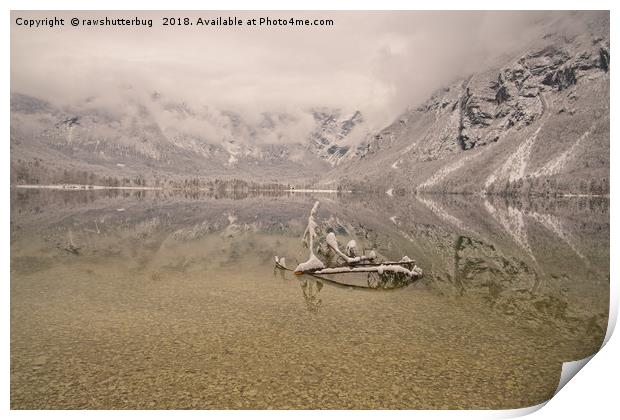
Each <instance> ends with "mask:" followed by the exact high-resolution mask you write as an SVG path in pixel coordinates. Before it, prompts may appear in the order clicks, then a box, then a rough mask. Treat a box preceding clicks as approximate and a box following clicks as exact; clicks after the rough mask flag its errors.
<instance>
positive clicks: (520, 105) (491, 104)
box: [329, 13, 610, 194]
mask: <svg viewBox="0 0 620 420" xmlns="http://www.w3.org/2000/svg"><path fill="white" fill-rule="evenodd" d="M587 18H588V19H584V21H585V22H586V23H587V25H586V29H585V30H584V31H580V32H576V33H574V34H572V35H567V34H566V32H565V31H559V30H558V31H557V32H554V30H556V29H558V28H555V27H553V26H551V27H550V28H549V30H550V32H548V33H547V34H546V35H545V36H544V37H542V39H540V40H537V41H536V42H534V43H533V44H532V45H530V46H529V47H528V48H527V49H525V50H524V51H522V52H521V53H520V54H518V55H517V56H515V57H511V58H508V59H506V60H504V61H503V62H501V63H499V64H498V65H497V66H495V67H494V68H490V69H488V70H487V71H484V72H480V73H477V74H473V75H470V76H469V77H466V78H464V79H462V80H458V81H456V82H455V83H453V84H451V85H450V86H447V87H445V88H442V89H440V90H438V91H437V92H436V93H435V94H434V95H433V96H432V97H431V98H430V99H429V100H428V101H426V102H425V103H423V104H421V105H419V106H417V107H415V108H412V109H409V110H407V111H406V112H404V113H403V114H402V115H400V116H399V117H398V118H396V119H395V121H394V122H393V123H392V124H391V125H389V126H388V127H386V128H384V129H383V130H381V131H380V132H378V133H376V134H375V135H373V136H372V137H371V138H369V139H367V140H366V141H365V142H363V143H361V144H360V145H359V146H358V147H357V148H356V149H355V150H350V151H349V152H348V154H347V155H346V156H345V162H344V163H343V165H340V167H339V168H337V170H336V171H334V172H333V173H331V174H330V175H329V177H330V179H331V181H333V182H334V183H338V184H341V185H343V184H344V185H349V186H353V187H358V188H368V187H369V186H372V187H375V188H384V189H385V190H388V189H390V188H392V189H393V190H407V191H414V190H415V191H429V192H468V193H492V192H496V193H497V192H518V193H544V192H562V193H578V194H605V193H608V192H609V66H610V57H609V14H608V13H600V14H593V15H588V16H587Z"/></svg>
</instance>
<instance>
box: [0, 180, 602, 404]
mask: <svg viewBox="0 0 620 420" xmlns="http://www.w3.org/2000/svg"><path fill="white" fill-rule="evenodd" d="M314 200H320V201H321V206H320V208H319V212H318V218H319V219H320V220H321V223H323V224H324V227H325V228H326V229H329V230H332V231H334V232H336V234H337V235H338V237H339V239H340V240H343V241H344V242H345V243H346V241H348V240H349V239H356V241H357V243H358V246H359V248H360V249H362V248H365V249H374V250H376V251H377V253H378V254H379V255H380V256H382V257H383V258H385V259H395V258H400V257H401V256H403V255H408V256H410V257H411V258H414V259H415V260H416V261H417V264H418V266H420V267H421V268H422V269H423V270H424V277H423V278H422V279H420V280H418V281H416V282H414V283H413V284H411V285H408V286H407V285H404V287H398V288H388V289H385V288H381V287H375V288H374V289H368V288H366V290H364V289H361V288H359V287H354V286H356V285H364V284H365V282H366V286H368V285H369V284H370V283H369V282H368V279H367V277H366V276H361V277H358V278H355V277H354V276H353V275H352V276H353V277H351V278H350V279H349V278H347V280H346V281H347V282H349V283H350V284H351V285H352V286H353V287H352V286H347V285H340V284H337V283H333V280H337V281H341V280H342V279H341V278H336V277H335V276H326V277H325V278H324V279H317V278H314V277H312V276H294V275H293V274H292V273H290V272H286V273H284V272H278V271H274V269H273V258H274V256H275V255H280V256H285V257H286V259H287V261H288V265H289V266H291V265H293V264H296V263H297V262H300V261H304V260H305V259H306V258H307V250H306V249H304V248H303V247H302V244H301V240H300V239H301V236H302V233H303V230H304V228H305V223H306V220H307V215H308V211H309V209H310V208H311V207H312V203H313V202H314ZM11 203H12V206H11V407H12V408H268V407H271V408H517V407H523V406H529V405H533V404H537V403H540V402H542V401H544V400H546V399H548V398H549V397H550V396H551V395H552V394H553V392H554V390H555V387H556V386H557V383H558V380H559V375H560V371H561V363H562V362H563V361H568V360H575V359H580V358H583V357H585V356H588V355H590V354H592V353H594V352H595V351H596V350H597V349H598V348H599V346H600V344H601V343H602V340H603V337H604V335H605V331H606V326H607V315H608V303H609V202H608V200H607V199H602V198H599V199H586V198H562V199H554V200H549V199H545V200H542V199H540V200H533V199H532V200H511V199H506V198H500V197H486V198H475V197H471V196H456V195H454V196H438V195H421V196H407V197H398V196H395V197H388V196H385V195H384V196H367V195H356V194H344V195H335V194H325V195H321V194H299V193H296V194H275V193H274V194H271V195H264V194H250V195H248V194H237V195H230V196H229V195H224V196H210V195H208V194H205V193H200V192H193V193H179V192H168V191H40V190H29V191H21V190H14V191H12V195H11Z"/></svg>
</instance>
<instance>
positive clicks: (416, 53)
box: [11, 11, 585, 142]
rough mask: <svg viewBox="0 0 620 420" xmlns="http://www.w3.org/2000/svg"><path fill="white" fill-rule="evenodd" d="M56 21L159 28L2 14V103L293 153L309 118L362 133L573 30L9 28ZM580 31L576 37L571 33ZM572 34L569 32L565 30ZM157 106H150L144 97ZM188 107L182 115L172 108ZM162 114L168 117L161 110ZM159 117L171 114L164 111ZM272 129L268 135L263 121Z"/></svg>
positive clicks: (409, 24) (417, 19)
mask: <svg viewBox="0 0 620 420" xmlns="http://www.w3.org/2000/svg"><path fill="white" fill-rule="evenodd" d="M50 13H53V14H55V15H57V16H59V17H64V18H65V19H67V20H68V19H70V18H72V17H74V16H78V17H84V18H86V17H93V18H96V17H101V16H105V15H107V16H111V17H127V16H125V15H127V13H129V14H131V16H130V17H133V16H134V15H135V16H137V17H141V18H151V19H153V20H154V21H155V22H160V21H161V14H160V13H159V12H157V13H156V12H127V13H125V12H114V13H112V12H110V13H104V12H46V13H41V12H12V21H13V26H12V28H11V90H12V91H13V92H18V93H24V94H28V95H32V96H35V97H40V98H43V99H46V100H48V101H51V102H52V103H55V104H58V105H62V106H69V107H72V108H75V109H88V108H89V107H90V108H96V109H106V110H108V112H110V113H112V114H117V115H118V114H121V115H119V117H120V116H125V117H126V116H127V115H128V113H129V114H130V113H131V112H135V109H136V104H140V105H142V106H146V107H147V108H148V110H149V112H150V113H151V114H152V115H153V116H154V117H155V118H156V119H157V122H158V124H160V126H161V127H162V128H163V129H164V130H167V131H170V132H173V131H175V130H177V131H178V130H180V129H181V128H180V127H182V128H183V130H184V131H185V132H186V133H189V134H191V135H196V136H198V135H201V136H206V137H209V138H225V137H227V136H228V137H230V136H231V135H233V134H231V133H234V130H233V129H232V128H231V124H233V122H234V118H232V119H231V115H238V116H240V117H241V118H242V119H243V120H244V121H246V122H248V125H250V126H254V127H259V128H258V129H257V132H256V133H254V135H253V137H252V133H243V131H242V130H243V129H242V128H239V127H237V128H236V129H238V131H240V134H239V135H241V136H243V135H245V136H247V138H252V139H254V140H253V141H257V142H258V141H267V142H290V141H299V140H300V139H301V138H303V137H304V136H305V135H307V132H308V130H310V128H311V127H312V125H313V121H312V118H311V114H310V113H309V112H308V111H309V110H311V109H313V108H316V107H328V108H333V109H340V110H342V113H343V115H346V114H347V113H352V112H354V111H355V110H360V111H362V113H363V114H364V116H365V121H366V125H365V126H364V127H363V128H361V129H360V130H359V137H362V136H363V135H364V133H365V132H367V131H372V130H376V129H380V128H381V127H382V126H385V125H386V124H389V123H390V122H391V121H392V120H393V119H394V118H396V116H397V115H398V114H400V113H401V112H402V111H403V110H404V109H405V108H407V107H409V106H415V105H417V104H418V103H420V102H421V101H423V100H425V99H426V98H428V96H429V95H430V94H431V93H432V92H433V91H434V90H436V89H438V88H439V87H441V86H442V85H445V84H447V83H450V82H452V81H453V80H455V79H456V78H459V77H463V76H466V75H467V74H469V73H472V72H475V71H479V70H482V69H484V68H488V67H489V66H490V65H492V64H493V63H494V62H496V61H497V60H499V59H500V58H502V57H503V58H506V57H509V56H511V55H512V54H517V53H519V51H520V50H521V49H522V48H524V47H525V46H526V45H528V44H529V43H531V42H532V41H534V40H536V39H537V38H540V37H541V36H542V35H543V34H545V33H546V31H547V30H549V27H550V26H551V25H554V26H553V27H554V28H556V29H557V28H558V27H560V25H559V24H558V22H565V25H564V26H563V27H565V28H572V30H578V28H579V26H578V25H580V24H581V21H582V20H583V18H584V16H585V15H584V14H574V13H569V12H330V11H326V12H278V13H275V12H255V13H243V12H176V13H175V14H180V15H183V16H189V17H190V18H192V20H193V19H194V18H195V17H197V16H202V17H203V18H214V17H218V16H223V17H227V16H237V17H240V18H243V19H248V18H251V17H260V16H265V15H268V16H270V17H272V18H278V17H280V18H285V17H291V16H292V17H295V18H309V19H314V18H324V19H325V18H327V19H333V20H334V26H333V27H305V28H301V27H290V26H289V27H257V28H252V27H241V28H238V27H215V28H199V27H196V26H191V27H163V28H162V27H161V26H160V25H159V24H157V23H156V24H155V26H154V27H153V28H144V27H143V28H128V27H111V28H102V27H99V28H73V27H71V26H67V27H57V28H53V29H43V28H39V29H33V28H30V29H26V28H24V27H20V26H17V25H15V23H14V22H15V19H16V18H17V17H18V16H21V17H26V18H31V19H37V18H42V17H47V15H49V14H50ZM576 25H577V26H576ZM567 30H568V29H567ZM155 92H157V93H158V94H160V95H161V98H162V100H161V101H154V100H153V94H154V93H155ZM170 103H174V104H184V106H186V107H187V109H188V110H190V111H191V112H189V113H186V114H183V113H179V112H177V111H175V110H172V109H170V107H169V106H168V105H169V104H170ZM167 104H168V105H167ZM167 106H168V108H167ZM266 114H267V115H271V116H277V115H286V116H287V117H286V118H284V117H282V118H280V119H278V118H276V120H277V124H276V125H275V127H276V128H273V127H272V129H271V130H270V129H268V128H269V127H267V126H265V127H264V129H261V128H260V127H262V126H261V124H268V121H269V118H266V117H265V115H266Z"/></svg>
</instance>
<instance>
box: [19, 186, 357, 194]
mask: <svg viewBox="0 0 620 420" xmlns="http://www.w3.org/2000/svg"><path fill="white" fill-rule="evenodd" d="M12 187H14V188H21V189H45V190H63V191H93V190H152V191H185V190H187V189H185V188H164V187H108V186H105V185H84V184H52V185H38V184H20V185H13V186H12ZM190 190H193V191H215V190H211V189H207V188H193V189H190ZM249 191H250V192H261V191H272V192H293V193H294V192H302V193H306V192H312V193H330V194H333V193H352V191H348V190H347V191H345V190H330V189H311V188H310V189H309V188H300V189H295V188H289V189H261V188H259V189H250V190H249Z"/></svg>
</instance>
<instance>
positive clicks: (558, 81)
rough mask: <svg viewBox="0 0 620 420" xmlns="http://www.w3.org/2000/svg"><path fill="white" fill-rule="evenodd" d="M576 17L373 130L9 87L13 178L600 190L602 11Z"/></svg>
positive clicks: (162, 101)
mask: <svg viewBox="0 0 620 420" xmlns="http://www.w3.org/2000/svg"><path fill="white" fill-rule="evenodd" d="M581 20H582V21H583V23H584V27H583V28H580V29H579V30H573V31H572V32H571V30H568V31H567V30H566V28H564V27H562V26H561V25H556V24H554V23H551V24H549V25H548V26H547V28H546V29H547V32H546V35H544V36H542V37H541V38H540V39H538V40H536V41H535V42H533V43H532V44H531V45H529V46H527V47H526V48H525V49H524V50H523V51H521V52H520V53H519V54H517V55H515V56H513V57H507V58H505V59H502V60H500V61H498V62H497V63H496V64H494V65H492V66H491V67H490V68H488V69H486V70H485V71H481V72H478V73H476V74H471V75H468V76H467V77H464V78H462V79H461V80H455V81H454V82H453V83H451V84H450V85H448V86H446V87H444V88H441V89H439V90H438V91H436V92H435V94H434V95H432V97H431V98H429V99H428V100H427V101H426V102H424V103H422V104H417V105H413V106H411V107H410V108H409V109H407V110H405V111H404V112H403V113H402V114H401V115H399V116H397V117H396V118H395V119H394V121H393V123H392V124H390V125H388V126H387V127H385V128H383V129H381V130H378V131H376V132H369V131H368V128H367V125H366V122H365V119H364V116H363V115H362V113H361V112H359V111H356V112H351V113H346V112H343V111H341V110H338V109H330V108H325V107H315V108H312V109H308V110H306V111H303V112H301V113H287V112H280V113H276V112H265V113H262V114H260V116H259V117H258V118H256V117H254V118H249V117H247V116H244V115H242V114H241V113H238V112H233V111H222V110H217V109H215V108H211V107H206V106H205V107H202V108H199V109H196V108H192V107H190V106H189V105H188V104H186V103H183V102H179V101H173V100H170V99H169V98H166V97H165V96H164V95H161V94H159V93H154V94H152V95H150V96H149V97H147V98H142V99H139V100H138V99H135V98H134V99H128V100H126V101H124V102H123V106H122V109H114V108H113V107H112V108H111V107H109V106H107V107H106V106H102V104H100V103H99V102H98V98H91V99H89V100H88V101H85V102H84V103H83V104H81V105H80V106H79V107H75V108H63V107H57V106H54V105H52V104H51V103H49V102H46V101H43V100H41V99H37V98H33V97H30V96H25V95H21V94H19V93H13V94H12V96H11V161H12V164H13V171H12V181H13V182H18V183H24V182H50V181H54V180H56V181H57V180H58V178H59V176H60V177H62V176H63V174H64V172H66V171H67V168H70V169H71V170H72V171H74V172H75V171H77V172H78V173H83V175H84V177H86V178H88V176H90V175H89V174H98V175H102V174H103V175H106V176H121V177H136V176H140V177H144V178H146V179H147V180H149V179H155V180H158V179H160V178H162V179H164V180H165V179H167V178H171V177H172V178H187V177H199V178H203V179H208V178H239V179H244V180H250V181H255V182H263V183H269V182H280V183H284V184H286V183H300V182H305V183H307V184H313V183H318V182H321V183H324V184H331V185H333V186H334V187H335V186H342V187H345V188H362V189H369V188H370V189H377V190H382V191H386V190H390V189H391V190H392V191H399V190H403V191H427V192H467V193H504V192H509V193H513V192H516V193H546V192H562V193H573V194H606V193H608V192H609V66H610V55H609V54H610V49H609V13H607V12H599V13H584V14H583V16H582V19H581ZM42 168H43V169H42ZM50 168H52V169H50ZM54 168H55V169H54ZM150 183H151V181H149V184H150Z"/></svg>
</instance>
